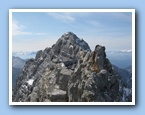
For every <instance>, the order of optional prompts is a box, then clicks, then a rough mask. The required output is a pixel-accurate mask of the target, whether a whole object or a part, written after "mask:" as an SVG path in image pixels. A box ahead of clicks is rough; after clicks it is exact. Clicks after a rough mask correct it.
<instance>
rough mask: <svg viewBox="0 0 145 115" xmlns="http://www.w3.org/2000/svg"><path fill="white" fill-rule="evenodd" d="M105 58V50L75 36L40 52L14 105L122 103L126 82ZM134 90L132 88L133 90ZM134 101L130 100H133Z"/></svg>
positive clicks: (20, 79) (16, 91) (18, 88)
mask: <svg viewBox="0 0 145 115" xmlns="http://www.w3.org/2000/svg"><path fill="white" fill-rule="evenodd" d="M120 80H121V78H120V77H118V74H117V73H116V72H115V71H114V69H113V68H112V64H111V63H110V61H109V59H107V58H106V53H105V47H104V46H101V45H96V47H95V49H94V51H91V49H90V47H89V46H88V44H87V43H86V42H85V41H84V40H83V39H79V38H78V37H77V36H76V35H75V34H74V33H72V32H67V33H65V34H63V35H62V36H61V37H60V38H59V39H58V41H57V42H56V44H54V45H53V46H52V47H51V48H46V49H45V50H44V51H42V50H41V51H38V52H37V54H36V57H35V59H30V60H28V61H27V62H26V64H25V65H24V68H23V71H22V72H21V74H20V76H19V77H18V80H17V83H16V87H15V89H14V92H13V101H14V102H20V101H21V102H115V101H116V102H120V101H129V99H126V95H124V93H123V91H122V90H120V87H122V89H123V88H128V87H125V85H124V84H125V83H126V82H124V81H122V82H123V83H124V84H123V83H122V82H120ZM130 89H131V88H130ZM130 99H131V98H130Z"/></svg>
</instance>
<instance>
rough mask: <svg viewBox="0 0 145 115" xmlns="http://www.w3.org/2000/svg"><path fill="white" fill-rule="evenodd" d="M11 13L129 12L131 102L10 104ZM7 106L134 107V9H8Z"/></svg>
mask: <svg viewBox="0 0 145 115" xmlns="http://www.w3.org/2000/svg"><path fill="white" fill-rule="evenodd" d="M13 12H131V13H132V102H12V13H13ZM9 105H135V9H9Z"/></svg>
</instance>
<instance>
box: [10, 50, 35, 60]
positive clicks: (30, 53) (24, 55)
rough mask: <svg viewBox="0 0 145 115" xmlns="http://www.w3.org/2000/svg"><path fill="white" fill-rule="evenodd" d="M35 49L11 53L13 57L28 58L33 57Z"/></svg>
mask: <svg viewBox="0 0 145 115" xmlns="http://www.w3.org/2000/svg"><path fill="white" fill-rule="evenodd" d="M36 53H37V51H27V52H24V51H18V52H12V55H13V56H15V57H20V58H21V59H30V58H35V56H36Z"/></svg>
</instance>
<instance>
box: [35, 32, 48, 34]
mask: <svg viewBox="0 0 145 115" xmlns="http://www.w3.org/2000/svg"><path fill="white" fill-rule="evenodd" d="M34 34H35V35H48V33H43V32H42V33H41V32H39V33H34Z"/></svg>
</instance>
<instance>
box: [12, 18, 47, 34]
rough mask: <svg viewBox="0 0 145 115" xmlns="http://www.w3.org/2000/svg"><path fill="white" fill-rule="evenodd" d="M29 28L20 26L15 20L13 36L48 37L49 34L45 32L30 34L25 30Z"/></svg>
mask: <svg viewBox="0 0 145 115" xmlns="http://www.w3.org/2000/svg"><path fill="white" fill-rule="evenodd" d="M25 28H27V27H26V26H24V25H22V24H20V23H19V22H18V21H16V20H14V19H13V21H12V35H13V36H16V35H48V33H44V32H28V31H25V30H24V29H25Z"/></svg>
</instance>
